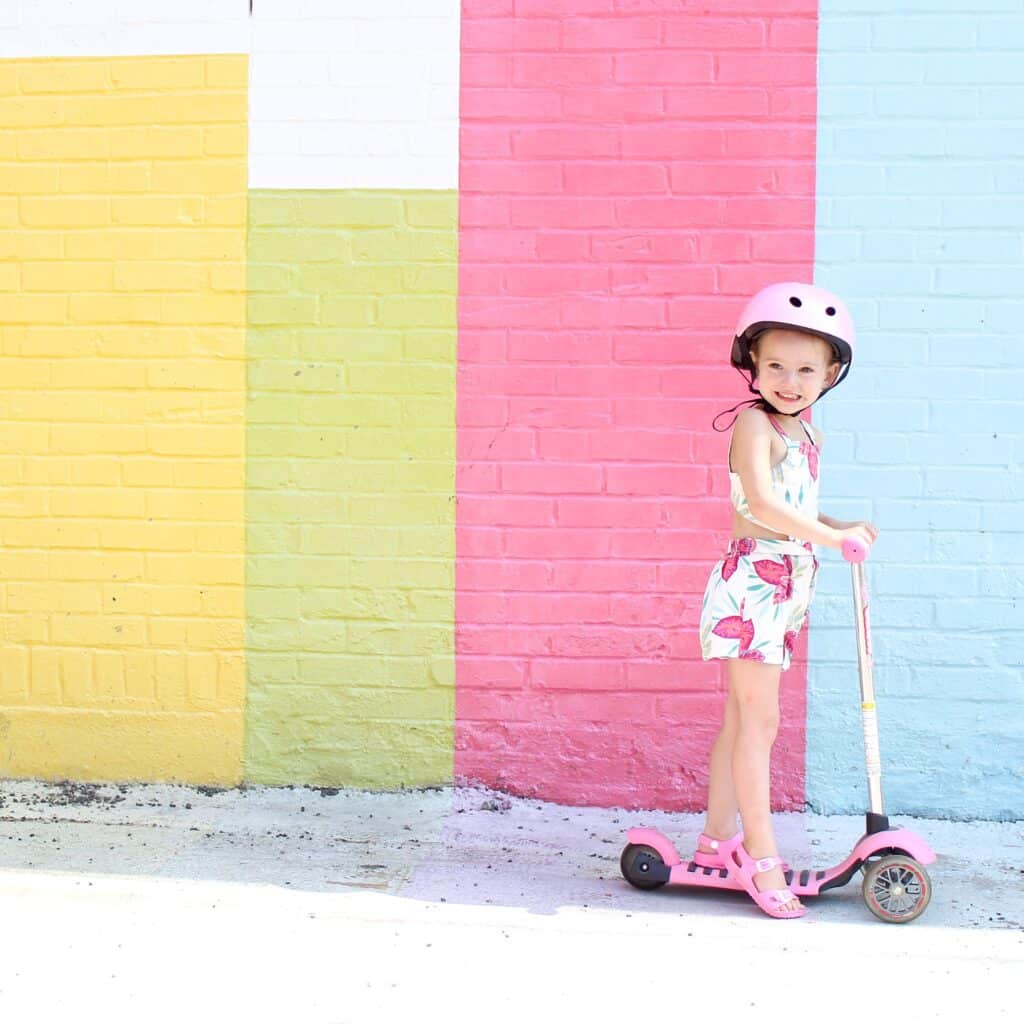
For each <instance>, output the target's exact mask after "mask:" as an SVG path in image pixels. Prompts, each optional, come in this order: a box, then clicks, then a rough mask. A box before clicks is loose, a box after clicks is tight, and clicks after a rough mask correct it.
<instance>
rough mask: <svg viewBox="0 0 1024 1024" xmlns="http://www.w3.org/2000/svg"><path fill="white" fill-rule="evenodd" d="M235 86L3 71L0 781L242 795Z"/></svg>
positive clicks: (221, 81) (100, 65)
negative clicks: (196, 787)
mask: <svg viewBox="0 0 1024 1024" xmlns="http://www.w3.org/2000/svg"><path fill="white" fill-rule="evenodd" d="M247 73H248V67H247V59H246V57H244V56H238V55H219V56H218V55H214V56H187V55H183V56H175V57H160V56H151V55H148V56H144V57H141V58H139V57H109V58H108V57H83V58H70V57H56V58H46V59H36V60H6V61H3V62H2V63H0V223H2V226H3V241H2V247H3V255H2V259H3V262H2V264H0V268H2V285H0V288H2V290H3V292H4V294H3V299H2V307H3V308H2V313H0V388H2V389H3V390H2V392H0V416H2V419H3V421H4V428H3V430H2V432H0V452H2V456H0V464H2V475H3V490H2V499H0V502H2V504H0V509H2V520H0V530H2V534H0V584H2V585H0V624H2V637H3V639H2V643H0V774H17V775H25V774H39V775H49V776H53V775H57V776H66V777H71V778H82V777H86V778H126V777H127V778H192V779H202V780H205V781H217V782H237V781H238V780H239V778H240V771H239V768H240V755H241V746H242V724H243V723H242V714H243V701H244V672H243V652H242V625H243V620H242V610H243V593H242V583H243V574H242V570H243V561H242V546H243V541H244V532H243V528H242V515H243V508H244V474H243V463H242V454H243V450H244V437H245V433H244V431H245V428H244V393H245V367H244V355H245V348H244V340H245V330H244V328H245V295H244V287H245V275H244V265H243V261H244V258H245V218H246V181H245V179H246V159H245V157H246V153H245V116H246V98H245V97H246V82H247Z"/></svg>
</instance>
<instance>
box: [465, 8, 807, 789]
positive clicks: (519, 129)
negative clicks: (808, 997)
mask: <svg viewBox="0 0 1024 1024" xmlns="http://www.w3.org/2000/svg"><path fill="white" fill-rule="evenodd" d="M684 6H685V5H666V4H655V3H641V2H628V3H627V2H613V0H560V2H558V3H550V2H544V3H540V2H537V3H523V2H516V3H515V4H514V5H513V4H512V3H508V4H504V5H498V7H499V8H500V9H496V5H495V4H494V3H493V2H483V0H467V2H465V3H464V4H463V65H462V125H461V185H460V197H461V231H460V251H461V278H460V320H459V325H460V363H459V390H458V415H459V425H460V433H459V469H458V496H459V521H458V563H457V588H458V591H457V622H458V626H457V651H458V661H457V678H458V695H457V712H458V726H457V740H456V744H457V745H456V772H457V774H459V775H462V776H465V777H470V778H476V779H483V780H484V781H487V782H490V783H494V784H498V785H502V786H506V787H508V788H510V789H513V790H516V791H518V792H524V793H536V794H539V795H542V796H546V797H550V798H556V799H559V800H565V801H569V802H574V803H601V804H623V805H628V806H638V805H647V806H654V805H657V806H662V807H690V808H693V807H699V806H702V804H703V801H704V798H705V787H706V775H705V772H706V759H707V753H708V749H709V745H710V741H711V739H712V738H713V735H714V730H715V728H716V726H717V722H718V717H719V714H720V707H721V699H722V695H723V692H724V691H723V678H724V677H723V674H722V670H721V668H720V666H719V665H717V664H714V663H712V664H704V663H702V662H701V660H700V655H699V651H698V648H697V629H696V626H697V620H698V615H699V608H700V599H701V595H702V592H703V587H704V583H705V581H706V578H707V573H708V571H709V569H710V566H711V563H712V562H713V560H714V559H715V558H716V557H717V556H718V553H719V552H720V551H721V549H722V548H723V545H724V543H725V538H726V535H727V532H728V529H729V519H728V501H727V498H726V493H727V489H726V476H725V469H724V458H725V439H724V437H723V436H720V435H716V434H714V433H713V432H712V431H711V428H710V424H711V420H712V418H713V417H714V415H715V414H716V413H717V412H719V411H720V410H722V409H723V408H726V407H727V406H728V405H730V404H732V402H734V401H736V400H737V399H738V398H739V397H740V396H741V387H740V383H739V378H738V377H737V376H736V375H735V373H734V371H733V370H732V369H731V368H730V367H729V366H728V362H727V356H728V347H729V342H730V338H731V329H732V327H733V326H734V323H735V317H736V316H737V314H738V311H739V308H740V306H741V304H742V302H743V299H744V297H745V296H747V295H748V294H749V293H750V292H751V291H753V290H754V289H755V288H757V287H759V286H760V285H761V284H763V283H766V282H768V281H771V280H777V279H785V278H789V277H797V278H804V279H807V278H809V277H810V275H811V267H812V259H813V226H814V200H813V183H814V158H815V122H814V92H815V56H816V53H815V11H816V4H814V3H812V2H809V0H808V2H801V3H795V2H789V3H785V4H780V3H771V4H769V3H751V2H747V3H745V4H726V5H722V9H721V10H719V5H715V10H714V13H709V12H708V10H707V9H706V8H707V5H704V6H703V7H702V8H701V9H700V10H699V11H698V10H696V9H689V8H687V9H684ZM768 39H773V40H776V42H775V45H774V50H773V53H772V54H771V55H766V54H764V53H763V52H760V51H761V48H762V47H763V46H764V45H765V43H766V40H768ZM752 50H754V51H757V52H754V53H752V52H751V51H752ZM803 684H804V677H803V672H802V670H801V669H797V670H794V671H793V672H791V673H789V675H788V676H787V678H786V682H785V684H784V686H785V689H784V697H783V701H784V707H785V717H786V724H785V726H784V730H783V736H782V739H781V741H780V744H779V747H778V754H777V758H776V764H775V770H776V781H775V792H776V794H777V797H778V800H779V803H780V805H781V806H796V805H799V804H800V803H801V802H802V799H803V716H804V707H803Z"/></svg>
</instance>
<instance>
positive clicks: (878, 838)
mask: <svg viewBox="0 0 1024 1024" xmlns="http://www.w3.org/2000/svg"><path fill="white" fill-rule="evenodd" d="M629 843H630V844H631V845H643V846H649V847H651V848H652V849H653V850H655V851H656V852H657V854H658V856H659V857H660V858H661V862H662V867H661V869H660V870H661V871H663V872H665V873H667V875H668V877H667V878H662V881H666V882H668V883H669V884H670V885H695V886H698V885H699V886H704V887H710V888H712V889H732V890H735V891H737V892H743V891H744V889H743V886H741V885H740V884H739V882H738V881H736V880H735V879H733V878H730V877H729V873H728V872H727V871H726V870H725V868H705V867H701V866H700V865H699V864H696V863H695V862H694V861H692V860H690V861H684V860H682V858H681V857H680V856H679V854H678V852H677V851H676V848H675V846H673V845H672V842H671V841H670V840H669V839H668V838H667V837H666V836H664V835H663V834H662V833H661V832H659V831H658V830H657V829H653V828H631V829H630V830H629ZM891 849H898V850H904V851H906V852H907V854H908V855H909V856H911V857H914V858H915V859H917V860H918V861H919V862H920V863H921V864H931V863H933V862H934V861H935V851H934V850H932V848H931V847H930V846H929V845H928V844H927V843H926V842H925V841H924V840H923V839H921V838H920V836H917V835H915V834H914V833H913V832H910V831H908V830H907V829H904V828H898V827H896V828H889V829H885V830H883V831H880V832H875V833H871V834H865V835H863V836H862V837H861V838H860V839H859V840H858V841H857V843H856V845H855V846H854V848H853V850H852V851H851V852H850V854H849V856H847V857H846V859H845V860H843V861H842V862H841V863H839V864H835V865H833V866H832V867H829V868H825V869H824V870H819V871H814V870H812V869H804V870H802V871H794V870H792V869H790V870H789V871H787V872H785V878H786V884H787V886H788V887H789V889H790V890H791V891H792V892H793V893H794V895H796V896H817V895H819V894H820V893H821V892H822V891H823V890H825V889H832V888H836V887H838V886H842V885H845V884H846V883H847V882H849V880H850V879H851V878H852V877H853V875H854V874H855V873H856V871H857V869H858V868H859V867H860V866H861V865H862V864H863V863H864V862H865V861H866V860H867V859H868V858H869V857H871V856H872V855H875V854H878V853H880V852H885V851H886V850H891Z"/></svg>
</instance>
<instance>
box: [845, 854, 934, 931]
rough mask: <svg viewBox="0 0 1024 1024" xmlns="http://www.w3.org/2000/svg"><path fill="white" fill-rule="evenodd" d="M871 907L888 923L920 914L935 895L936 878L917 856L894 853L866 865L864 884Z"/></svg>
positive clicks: (902, 922)
mask: <svg viewBox="0 0 1024 1024" xmlns="http://www.w3.org/2000/svg"><path fill="white" fill-rule="evenodd" d="M861 892H862V893H863V894H864V902H865V903H866V904H867V905H868V910H870V911H871V913H872V914H874V915H875V917H877V918H878V919H879V920H880V921H885V922H886V923H888V924H907V923H908V922H910V921H913V920H914V919H915V918H918V917H920V916H921V915H922V914H923V913H924V911H925V908H926V907H927V906H928V903H929V901H930V900H931V898H932V881H931V879H930V878H929V877H928V872H927V871H925V869H924V866H923V865H921V864H919V863H918V862H917V861H916V860H914V858H913V857H908V856H906V855H904V854H893V855H890V856H888V857H882V858H880V859H879V860H876V861H873V862H871V863H870V864H867V865H865V868H864V882H863V885H862V886H861Z"/></svg>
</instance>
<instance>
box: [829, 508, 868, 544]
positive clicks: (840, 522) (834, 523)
mask: <svg viewBox="0 0 1024 1024" xmlns="http://www.w3.org/2000/svg"><path fill="white" fill-rule="evenodd" d="M818 522H819V523H824V524H825V525H826V526H831V527H832V529H833V530H852V529H854V527H858V526H859V527H861V528H862V529H864V530H867V531H868V533H869V534H870V536H871V540H872V541H874V540H876V539H877V537H878V527H877V526H875V525H874V523H869V522H867V521H866V520H863V519H862V520H858V521H856V522H852V523H851V522H848V521H847V520H845V519H833V518H832V517H831V516H827V515H825V513H824V512H822V513H820V514H819V515H818Z"/></svg>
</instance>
